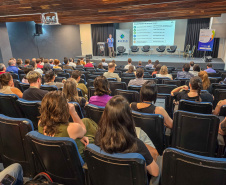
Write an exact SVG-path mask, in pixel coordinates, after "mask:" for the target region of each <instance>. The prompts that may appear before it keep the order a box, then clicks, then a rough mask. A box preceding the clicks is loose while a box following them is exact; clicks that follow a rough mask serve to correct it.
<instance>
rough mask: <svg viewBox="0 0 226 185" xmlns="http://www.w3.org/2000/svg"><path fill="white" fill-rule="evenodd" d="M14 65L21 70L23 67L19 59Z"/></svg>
mask: <svg viewBox="0 0 226 185" xmlns="http://www.w3.org/2000/svg"><path fill="white" fill-rule="evenodd" d="M16 65H17V67H18V68H20V69H21V68H22V67H24V65H23V60H22V59H21V58H18V59H17V61H16Z"/></svg>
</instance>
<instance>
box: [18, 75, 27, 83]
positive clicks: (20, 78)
mask: <svg viewBox="0 0 226 185" xmlns="http://www.w3.org/2000/svg"><path fill="white" fill-rule="evenodd" d="M25 76H26V74H19V80H20V81H21V82H22V79H23V78H24V77H25ZM17 79H18V78H17Z"/></svg>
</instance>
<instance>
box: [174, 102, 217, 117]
mask: <svg viewBox="0 0 226 185" xmlns="http://www.w3.org/2000/svg"><path fill="white" fill-rule="evenodd" d="M212 109H213V105H212V103H210V102H195V101H189V100H180V102H179V106H178V110H183V111H188V112H195V113H201V114H212Z"/></svg>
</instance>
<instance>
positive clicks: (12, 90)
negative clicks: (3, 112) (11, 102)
mask: <svg viewBox="0 0 226 185" xmlns="http://www.w3.org/2000/svg"><path fill="white" fill-rule="evenodd" d="M0 93H3V94H16V95H17V96H18V97H19V98H22V97H23V93H22V92H21V91H20V90H19V89H18V88H16V87H14V83H13V77H12V75H11V74H10V73H3V74H1V75H0Z"/></svg>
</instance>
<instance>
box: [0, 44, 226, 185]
mask: <svg viewBox="0 0 226 185" xmlns="http://www.w3.org/2000/svg"><path fill="white" fill-rule="evenodd" d="M159 49H161V48H159ZM164 50H165V48H164ZM134 52H135V51H134ZM158 52H161V51H160V50H159V51H158ZM160 63H161V62H160ZM93 64H94V67H78V68H74V70H71V69H65V70H60V69H54V68H52V70H53V71H54V73H55V75H56V77H55V82H62V81H63V80H64V79H65V80H66V79H69V78H70V77H71V76H72V72H73V71H75V70H79V71H81V73H82V76H81V80H80V82H79V83H83V84H85V86H86V87H87V89H88V101H89V99H90V97H92V96H94V95H95V88H94V84H93V83H94V80H95V79H96V78H97V77H98V76H102V75H103V74H104V72H107V71H108V67H106V66H104V69H98V68H97V64H95V63H93ZM134 65H135V64H134ZM59 67H61V68H62V69H63V67H64V65H59ZM167 67H168V72H169V74H171V75H172V76H173V79H169V78H165V77H164V78H160V77H156V75H155V74H154V75H152V73H153V72H154V70H155V69H153V68H148V67H143V69H144V77H143V79H145V80H148V81H153V82H154V83H156V86H157V92H158V93H157V100H156V106H162V107H163V108H164V109H165V110H166V112H167V113H168V115H169V116H170V118H172V119H173V128H172V129H170V130H171V131H170V133H167V130H169V128H167V127H166V125H165V124H164V123H165V122H164V117H163V116H162V115H160V114H149V113H141V112H137V111H132V117H133V119H134V122H135V126H136V127H140V128H141V129H142V130H143V131H144V132H145V133H146V134H147V136H148V137H149V138H150V139H151V141H152V142H153V144H154V146H155V147H156V150H157V151H158V153H159V155H161V156H163V160H162V167H161V169H162V173H161V180H160V184H161V185H185V184H192V185H210V184H222V185H223V184H226V148H225V142H226V137H225V136H222V135H220V134H218V129H219V124H220V122H221V121H222V118H224V116H225V115H226V105H224V106H222V108H221V110H220V113H219V116H216V115H213V114H212V112H213V110H214V109H215V107H216V105H217V103H218V102H219V101H220V100H224V99H226V85H224V84H220V83H219V82H220V81H223V80H224V78H225V76H226V71H225V70H224V69H215V70H216V71H217V73H215V74H210V73H209V74H208V75H209V80H210V82H211V86H212V90H211V92H210V93H211V95H212V96H214V101H213V103H211V102H195V101H188V100H180V101H179V104H178V110H176V111H175V110H174V109H175V104H174V101H175V100H174V97H173V96H172V95H171V91H172V90H173V89H175V88H177V87H179V86H182V85H188V84H189V80H190V79H187V78H177V72H178V71H181V70H182V68H176V67H174V66H167ZM181 67H182V66H181ZM202 70H204V69H202ZM126 71H127V69H126V70H125V69H124V65H118V66H116V68H115V71H114V73H117V74H118V75H119V77H120V78H121V82H119V81H117V79H116V78H108V79H107V80H108V82H109V88H110V91H111V94H110V95H111V96H115V95H122V96H123V97H125V98H126V99H127V101H128V102H129V103H132V102H140V90H141V86H128V84H129V81H130V80H132V79H135V78H136V76H135V74H128V73H126ZM10 74H11V75H12V77H13V81H14V86H15V87H17V88H18V89H20V90H21V92H24V91H25V90H26V89H28V88H29V87H30V85H29V84H26V83H22V79H23V78H24V76H25V73H24V71H23V67H22V68H21V70H20V71H19V73H18V74H16V73H13V72H10ZM44 76H45V75H44V74H43V75H42V85H41V87H40V89H43V90H47V91H62V90H63V88H59V89H58V87H57V86H50V85H44V83H45V79H44ZM205 92H206V91H205V90H203V91H202V92H201V93H205ZM78 95H79V96H80V97H85V95H84V94H83V93H82V90H81V89H79V88H78ZM71 103H73V104H74V106H75V110H76V112H77V113H78V115H79V117H80V118H81V119H82V118H90V119H92V120H93V121H95V122H96V123H97V124H98V123H99V121H100V119H101V116H102V114H103V112H104V109H105V107H101V106H97V105H92V104H87V105H86V106H85V114H83V111H82V110H81V107H80V105H79V103H77V102H71ZM40 105H41V101H28V100H24V99H22V98H19V97H18V96H17V95H12V94H2V93H0V156H1V162H2V163H3V165H4V167H7V166H9V165H10V164H13V163H19V164H21V165H22V167H23V170H24V177H30V178H32V177H34V176H35V175H36V174H38V173H39V172H46V173H48V174H49V175H50V176H51V178H52V179H53V181H54V182H58V183H61V184H66V185H67V184H73V185H115V184H117V185H145V184H147V179H149V180H150V178H152V177H150V176H148V177H147V174H146V173H147V172H146V170H145V159H144V157H143V156H142V155H140V154H136V153H128V154H124V153H117V154H116V153H114V154H109V153H106V152H104V151H103V150H101V149H100V148H99V147H98V146H96V145H94V144H89V145H88V146H87V147H86V149H85V152H84V155H85V158H84V159H82V157H81V156H80V154H79V152H78V147H77V145H76V143H75V141H74V140H73V139H71V138H69V137H68V138H65V137H49V136H45V135H42V134H40V133H38V130H37V129H38V122H39V118H40V113H39V109H40ZM69 120H70V121H73V119H72V118H71V117H70V119H69Z"/></svg>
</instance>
